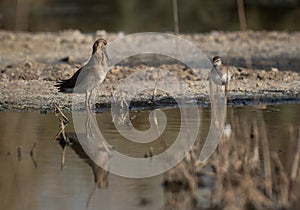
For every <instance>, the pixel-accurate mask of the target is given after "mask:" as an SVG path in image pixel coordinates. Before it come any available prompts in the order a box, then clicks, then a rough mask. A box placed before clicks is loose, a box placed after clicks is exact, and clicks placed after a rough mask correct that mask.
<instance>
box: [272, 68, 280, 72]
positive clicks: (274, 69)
mask: <svg viewBox="0 0 300 210" xmlns="http://www.w3.org/2000/svg"><path fill="white" fill-rule="evenodd" d="M271 71H272V72H278V71H279V70H278V68H274V67H272V68H271Z"/></svg>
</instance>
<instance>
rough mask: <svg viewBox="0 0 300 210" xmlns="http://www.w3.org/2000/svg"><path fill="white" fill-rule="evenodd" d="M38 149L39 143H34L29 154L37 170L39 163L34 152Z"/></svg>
mask: <svg viewBox="0 0 300 210" xmlns="http://www.w3.org/2000/svg"><path fill="white" fill-rule="evenodd" d="M36 147H37V143H36V142H34V143H33V145H32V148H31V150H30V152H29V154H30V157H31V160H32V162H33V165H34V166H35V167H36V168H37V167H38V165H37V162H36V160H35V157H34V150H35V148H36Z"/></svg>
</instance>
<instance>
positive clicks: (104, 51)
mask: <svg viewBox="0 0 300 210" xmlns="http://www.w3.org/2000/svg"><path fill="white" fill-rule="evenodd" d="M103 53H104V56H105V57H106V59H107V61H109V57H108V55H107V52H106V47H104V48H103Z"/></svg>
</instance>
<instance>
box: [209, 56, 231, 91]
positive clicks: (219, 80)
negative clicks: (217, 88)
mask: <svg viewBox="0 0 300 210" xmlns="http://www.w3.org/2000/svg"><path fill="white" fill-rule="evenodd" d="M213 65H214V66H213V68H212V69H211V78H212V80H213V81H214V83H215V84H217V85H226V84H227V83H228V82H229V81H230V79H231V73H230V70H229V67H228V66H225V65H223V63H222V60H221V58H220V57H219V56H215V57H213Z"/></svg>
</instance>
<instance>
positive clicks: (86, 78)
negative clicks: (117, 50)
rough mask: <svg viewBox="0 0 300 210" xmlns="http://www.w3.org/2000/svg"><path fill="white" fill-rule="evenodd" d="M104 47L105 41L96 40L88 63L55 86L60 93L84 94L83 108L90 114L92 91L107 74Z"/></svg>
mask: <svg viewBox="0 0 300 210" xmlns="http://www.w3.org/2000/svg"><path fill="white" fill-rule="evenodd" d="M106 45H107V41H106V40H105V39H102V38H100V39H98V40H96V41H95V43H94V45H93V51H92V55H91V57H90V59H89V60H88V62H87V63H86V64H85V65H84V66H82V67H81V68H80V69H78V70H77V71H76V72H75V74H74V75H73V76H72V77H71V78H70V79H66V80H62V81H59V82H58V83H57V84H56V85H55V86H56V87H57V88H58V91H59V92H62V93H85V94H86V95H85V106H86V109H87V111H88V112H90V113H91V112H92V111H91V106H90V99H91V96H92V93H93V90H95V89H97V88H98V87H99V85H100V84H101V83H102V82H103V80H104V78H105V76H106V73H107V68H108V66H107V61H108V56H107V53H106Z"/></svg>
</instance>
